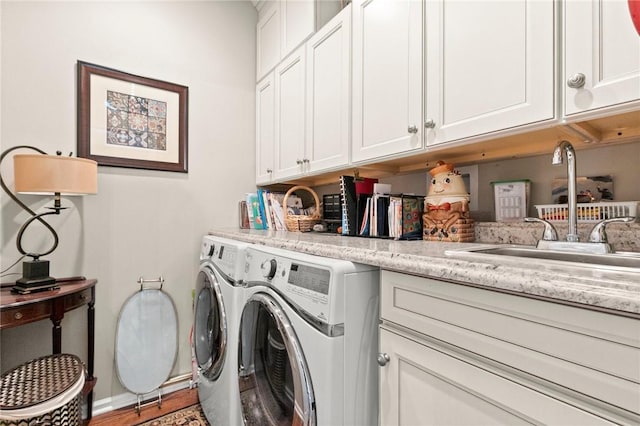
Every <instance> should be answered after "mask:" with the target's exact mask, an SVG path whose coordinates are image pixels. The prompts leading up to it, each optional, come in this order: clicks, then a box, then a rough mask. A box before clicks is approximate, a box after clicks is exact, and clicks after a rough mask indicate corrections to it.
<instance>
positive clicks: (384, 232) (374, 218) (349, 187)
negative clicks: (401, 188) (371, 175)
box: [340, 176, 424, 240]
mask: <svg viewBox="0 0 640 426" xmlns="http://www.w3.org/2000/svg"><path fill="white" fill-rule="evenodd" d="M357 184H358V182H357V181H356V180H355V178H354V177H353V176H341V177H340V194H341V197H342V235H351V236H361V237H379V238H394V239H402V240H408V239H416V240H419V239H422V210H423V208H424V196H418V195H405V194H391V187H390V185H385V184H379V183H377V180H373V179H370V180H369V182H368V183H367V184H366V185H363V188H361V189H360V190H359V188H358V187H357ZM369 191H370V192H369Z"/></svg>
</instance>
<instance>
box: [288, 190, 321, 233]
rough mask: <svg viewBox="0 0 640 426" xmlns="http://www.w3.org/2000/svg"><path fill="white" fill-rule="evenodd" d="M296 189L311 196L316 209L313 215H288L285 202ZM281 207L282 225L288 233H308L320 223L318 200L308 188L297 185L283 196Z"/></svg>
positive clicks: (316, 195) (314, 193)
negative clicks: (282, 210) (282, 213)
mask: <svg viewBox="0 0 640 426" xmlns="http://www.w3.org/2000/svg"><path fill="white" fill-rule="evenodd" d="M298 189H303V190H305V191H307V192H309V193H310V194H311V195H313V200H314V201H315V205H316V209H315V212H314V213H313V215H311V216H305V215H301V214H289V209H288V208H287V200H288V198H289V195H291V194H292V193H293V192H294V191H296V190H298ZM282 207H283V208H284V223H285V225H286V226H287V230H288V231H293V232H308V231H311V229H312V228H313V225H315V224H317V223H320V200H319V199H318V194H316V192H315V191H314V190H313V189H311V188H309V187H308V186H302V185H298V186H294V187H292V188H291V189H289V190H288V191H287V193H286V194H285V195H284V200H282Z"/></svg>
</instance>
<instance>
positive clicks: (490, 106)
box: [424, 0, 558, 146]
mask: <svg viewBox="0 0 640 426" xmlns="http://www.w3.org/2000/svg"><path fill="white" fill-rule="evenodd" d="M425 16H426V29H425V33H426V35H425V54H426V61H425V69H426V72H425V87H426V89H425V99H426V102H425V105H426V108H425V120H424V127H425V132H426V133H425V139H426V142H427V146H428V145H433V144H438V143H442V142H448V141H455V140H459V139H464V138H468V137H473V136H478V135H482V134H486V133H490V132H495V131H500V130H505V129H510V128H514V127H518V126H522V125H527V124H531V123H535V122H540V121H544V120H551V119H553V118H554V115H555V113H554V63H555V62H554V58H555V55H557V53H558V50H557V49H556V48H555V39H554V28H555V22H554V3H553V1H552V0H513V1H508V2H505V1H482V2H478V1H427V2H426V11H425Z"/></svg>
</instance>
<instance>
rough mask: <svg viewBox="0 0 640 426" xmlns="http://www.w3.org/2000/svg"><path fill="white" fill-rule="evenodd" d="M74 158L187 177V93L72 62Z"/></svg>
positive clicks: (169, 85)
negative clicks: (75, 97)
mask: <svg viewBox="0 0 640 426" xmlns="http://www.w3.org/2000/svg"><path fill="white" fill-rule="evenodd" d="M77 71H78V156H79V157H83V158H90V159H92V160H95V161H97V162H98V164H99V165H101V166H116V167H131V168H136V169H150V170H166V171H172V172H182V173H186V172H187V105H188V100H187V98H188V93H189V88H188V87H186V86H181V85H179V84H173V83H167V82H165V81H160V80H153V79H150V78H146V77H140V76H137V75H132V74H128V73H125V72H122V71H116V70H114V69H110V68H106V67H102V66H98V65H93V64H88V63H86V62H82V61H78V69H77Z"/></svg>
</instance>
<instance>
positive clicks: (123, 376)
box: [115, 289, 178, 394]
mask: <svg viewBox="0 0 640 426" xmlns="http://www.w3.org/2000/svg"><path fill="white" fill-rule="evenodd" d="M177 322H178V320H177V314H176V308H175V306H174V304H173V301H172V300H171V298H170V297H169V296H168V295H167V294H166V293H165V292H163V291H162V290H155V289H149V290H142V291H138V292H137V293H135V294H134V295H133V296H131V297H130V298H129V299H127V301H126V302H125V303H124V306H123V307H122V310H121V311H120V317H119V318H118V329H117V331H116V354H115V358H116V371H117V373H118V378H119V379H120V383H122V385H123V386H124V387H125V388H126V389H127V390H128V391H130V392H133V393H135V394H145V393H149V392H152V391H154V390H155V389H158V388H159V387H160V385H162V383H164V382H165V381H166V380H167V379H168V378H169V374H171V370H172V369H173V365H174V364H175V361H176V356H177V349H178V346H177V341H178V327H177Z"/></svg>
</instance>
